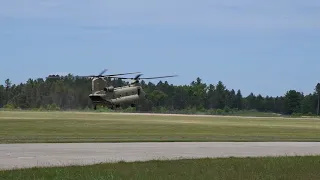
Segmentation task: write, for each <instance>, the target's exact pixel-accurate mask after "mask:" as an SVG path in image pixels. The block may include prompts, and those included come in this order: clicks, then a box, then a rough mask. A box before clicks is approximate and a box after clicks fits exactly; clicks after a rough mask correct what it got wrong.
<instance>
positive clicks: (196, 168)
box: [0, 156, 320, 180]
mask: <svg viewBox="0 0 320 180" xmlns="http://www.w3.org/2000/svg"><path fill="white" fill-rule="evenodd" d="M319 162H320V156H305V157H299V156H297V157H276V158H275V157H264V158H218V159H196V160H187V159H185V160H171V161H156V160H154V161H148V162H132V163H125V162H120V163H114V164H112V163H110V164H98V165H90V166H71V167H54V168H32V169H22V170H9V171H0V179H3V180H7V179H15V180H29V179H30V180H31V179H32V180H33V179H46V180H47V179H48V180H49V179H50V180H51V179H68V180H73V179H76V180H102V179H108V180H109V179H110V180H120V179H121V180H122V179H123V180H124V179H139V180H144V179H145V180H149V179H152V180H160V179H163V180H164V179H166V180H169V179H174V180H179V179H181V180H189V179H190V180H194V179H210V180H211V179H245V180H264V179H265V180H267V179H268V180H270V179H282V180H305V179H320V171H319V169H320V163H319Z"/></svg>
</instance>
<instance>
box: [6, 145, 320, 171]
mask: <svg viewBox="0 0 320 180" xmlns="http://www.w3.org/2000/svg"><path fill="white" fill-rule="evenodd" d="M318 154H319V155H320V142H319V143H318V142H168V143H163V142H161V143H61V144H54V143H50V144H0V169H2V170H4V169H12V168H30V167H36V166H37V167H40V166H43V167H44V166H64V165H85V164H94V163H99V162H115V161H120V160H123V161H128V162H129V161H146V160H152V159H177V158H205V157H212V158H214V157H230V156H234V157H255V156H285V155H287V156H293V155H318Z"/></svg>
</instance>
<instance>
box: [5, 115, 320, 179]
mask: <svg viewBox="0 0 320 180" xmlns="http://www.w3.org/2000/svg"><path fill="white" fill-rule="evenodd" d="M319 130H320V119H316V118H280V117H269V118H267V117H263V118H262V117H260V118H256V117H225V116H188V115H148V114H143V115H140V114H119V113H113V114H110V113H94V112H93V113H88V112H24V111H0V143H2V144H1V146H0V153H1V155H0V156H2V157H0V161H1V164H2V168H3V167H4V166H6V165H7V167H9V166H12V165H14V164H16V165H17V166H18V167H19V166H21V167H23V166H26V167H28V166H29V165H30V164H29V165H28V162H32V161H33V160H39V159H41V160H44V161H46V162H49V161H50V162H55V161H59V160H63V161H64V162H68V161H70V160H75V159H77V158H78V159H80V160H81V156H83V158H88V157H92V158H93V157H97V156H100V157H99V158H100V160H101V159H103V158H104V156H103V155H107V154H108V155H110V156H113V155H114V156H116V157H124V158H123V159H124V160H125V158H126V157H133V160H139V158H140V160H147V159H148V158H147V159H146V157H150V156H155V155H163V157H162V158H166V156H167V157H168V158H173V156H174V157H176V156H177V155H179V154H180V153H181V154H180V155H183V153H184V157H185V158H188V157H191V156H193V157H194V158H201V157H205V156H206V155H207V157H222V156H256V155H258V156H267V155H279V156H280V155H281V156H283V155H285V154H288V155H294V154H296V155H308V154H309V155H318V154H320V142H319V143H308V142H305V143H303V142H293V141H313V142H315V141H319V140H320V131H319ZM141 141H145V142H146V141H153V142H160V141H187V142H188V141H194V142H188V143H189V144H185V145H183V143H172V144H171V145H169V146H168V144H166V143H159V144H157V143H156V144H153V145H151V144H149V143H147V144H145V143H128V144H125V143H120V144H119V143H112V144H113V145H112V144H105V143H103V144H100V145H99V144H95V143H92V144H89V146H88V144H85V142H141ZM196 141H209V142H208V143H207V144H201V143H197V142H196ZM210 141H211V142H210ZM212 141H220V142H221V143H220V144H219V143H215V142H212ZM222 141H260V142H261V141H264V142H265V143H258V142H257V143H252V142H251V143H244V142H242V143H240V142H239V143H231V142H229V143H222ZM266 141H273V142H275V141H283V143H273V142H266ZM284 141H292V142H284ZM43 142H50V143H52V142H64V144H50V145H48V144H42V143H43ZM66 142H72V143H71V144H69V143H66ZM75 142H81V143H80V144H78V143H75ZM18 143H26V144H18ZM29 143H36V144H29ZM192 143H193V144H192ZM143 144H144V145H143ZM200 144H201V145H200ZM84 145H86V146H88V148H85V147H84ZM68 146H69V147H68ZM113 146H118V149H114V148H112V147H113ZM127 146H128V147H127ZM152 148H153V149H152ZM161 148H162V149H161ZM99 152H100V154H99ZM170 152H171V155H170ZM81 153H82V154H81ZM84 153H87V154H86V155H83V154H84ZM90 153H91V154H90ZM137 153H138V154H137ZM139 153H140V154H139ZM166 153H168V154H169V155H168V154H166ZM112 154H113V155H112ZM143 154H145V155H143ZM105 157H106V156H105ZM59 158H62V159H59ZM129 159H130V158H129ZM155 159H157V158H155ZM131 160H132V159H131ZM319 160H320V156H305V157H268V158H267V157H264V158H262V157H258V158H244V159H242V158H229V159H197V160H186V159H184V160H171V161H169V160H168V161H150V162H130V163H129V162H128V163H124V162H123V163H116V164H100V165H92V166H81V167H55V168H33V169H22V170H9V171H0V179H77V180H81V179H199V178H200V179H214V178H218V179H279V178H280V179H290V180H291V179H320V173H319V168H320V163H319ZM23 163H25V164H23ZM33 163H34V162H33ZM81 164H82V163H81ZM84 164H86V163H84ZM89 164H90V163H89ZM66 165H68V164H66ZM39 166H42V165H41V164H39ZM201 177H203V178H201Z"/></svg>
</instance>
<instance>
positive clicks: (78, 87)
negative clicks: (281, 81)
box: [0, 74, 320, 115]
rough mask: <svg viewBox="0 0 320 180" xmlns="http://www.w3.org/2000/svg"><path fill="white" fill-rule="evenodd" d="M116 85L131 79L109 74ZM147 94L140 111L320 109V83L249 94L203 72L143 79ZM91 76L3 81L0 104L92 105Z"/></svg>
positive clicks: (32, 106)
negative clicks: (306, 89)
mask: <svg viewBox="0 0 320 180" xmlns="http://www.w3.org/2000/svg"><path fill="white" fill-rule="evenodd" d="M108 83H109V85H113V86H115V87H117V86H122V85H126V84H127V82H126V81H123V80H119V79H116V80H114V79H108ZM140 84H141V86H142V87H143V89H144V91H145V92H146V94H147V96H146V98H147V99H146V100H145V101H143V102H141V104H139V105H138V106H137V107H136V110H138V111H140V112H152V111H160V110H162V111H171V112H173V111H176V112H178V111H180V112H182V111H189V112H190V111H194V112H201V111H203V112H204V111H207V112H208V111H209V112H212V113H213V114H214V113H219V112H220V113H221V112H230V111H233V112H234V111H241V110H256V111H260V112H273V113H278V114H285V115H290V114H305V115H315V114H319V94H320V84H319V83H318V84H316V86H315V87H314V92H313V93H310V94H306V95H305V94H303V93H302V92H298V91H296V90H289V91H287V92H285V93H284V95H282V96H277V97H272V96H265V97H263V96H261V95H260V94H253V93H251V94H249V95H248V96H246V97H243V96H242V94H241V90H240V89H237V90H235V89H227V87H226V85H225V84H223V82H221V81H219V82H218V83H217V84H206V83H203V82H202V80H201V79H200V78H199V77H198V78H196V79H195V80H194V81H192V82H191V83H190V84H189V85H173V84H169V83H168V81H161V80H160V81H159V82H158V83H157V84H154V83H151V82H149V83H146V82H145V81H141V82H140ZM90 93H91V80H90V79H87V78H80V77H77V76H73V75H71V74H69V75H67V76H61V77H60V78H55V79H50V78H49V79H43V78H38V79H28V80H27V81H26V82H25V83H20V84H12V83H11V81H10V79H7V80H5V82H4V84H3V85H0V108H20V109H39V108H42V109H50V108H55V109H64V110H72V109H88V108H92V104H91V101H90V99H89V98H88V95H89V94H90Z"/></svg>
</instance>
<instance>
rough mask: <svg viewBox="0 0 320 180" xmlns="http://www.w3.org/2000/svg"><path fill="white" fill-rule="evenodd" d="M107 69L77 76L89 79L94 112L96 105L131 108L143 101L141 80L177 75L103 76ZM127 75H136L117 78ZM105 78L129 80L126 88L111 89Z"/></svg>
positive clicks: (143, 94)
mask: <svg viewBox="0 0 320 180" xmlns="http://www.w3.org/2000/svg"><path fill="white" fill-rule="evenodd" d="M106 71H107V69H104V70H103V71H102V72H101V73H100V74H98V75H89V76H77V77H83V78H90V79H91V80H92V83H91V86H92V87H91V90H92V92H91V94H89V98H90V100H91V102H92V104H93V107H94V110H96V109H97V105H103V106H106V107H108V108H110V109H115V108H119V107H121V105H123V104H130V105H131V107H135V106H136V104H137V103H138V101H139V100H141V99H144V98H145V95H146V93H145V92H144V90H143V89H142V86H141V85H140V84H139V81H140V80H141V79H159V78H167V77H176V76H177V75H171V76H158V77H146V78H140V76H142V74H139V73H140V72H130V73H121V74H109V75H103V74H104V73H105V72H106ZM128 74H137V75H136V76H135V77H133V78H128V77H118V76H121V75H128ZM57 77H59V76H56V75H49V76H48V78H57ZM105 78H114V79H129V80H131V82H129V84H128V85H126V86H119V87H113V86H108V84H107V80H106V79H105Z"/></svg>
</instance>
